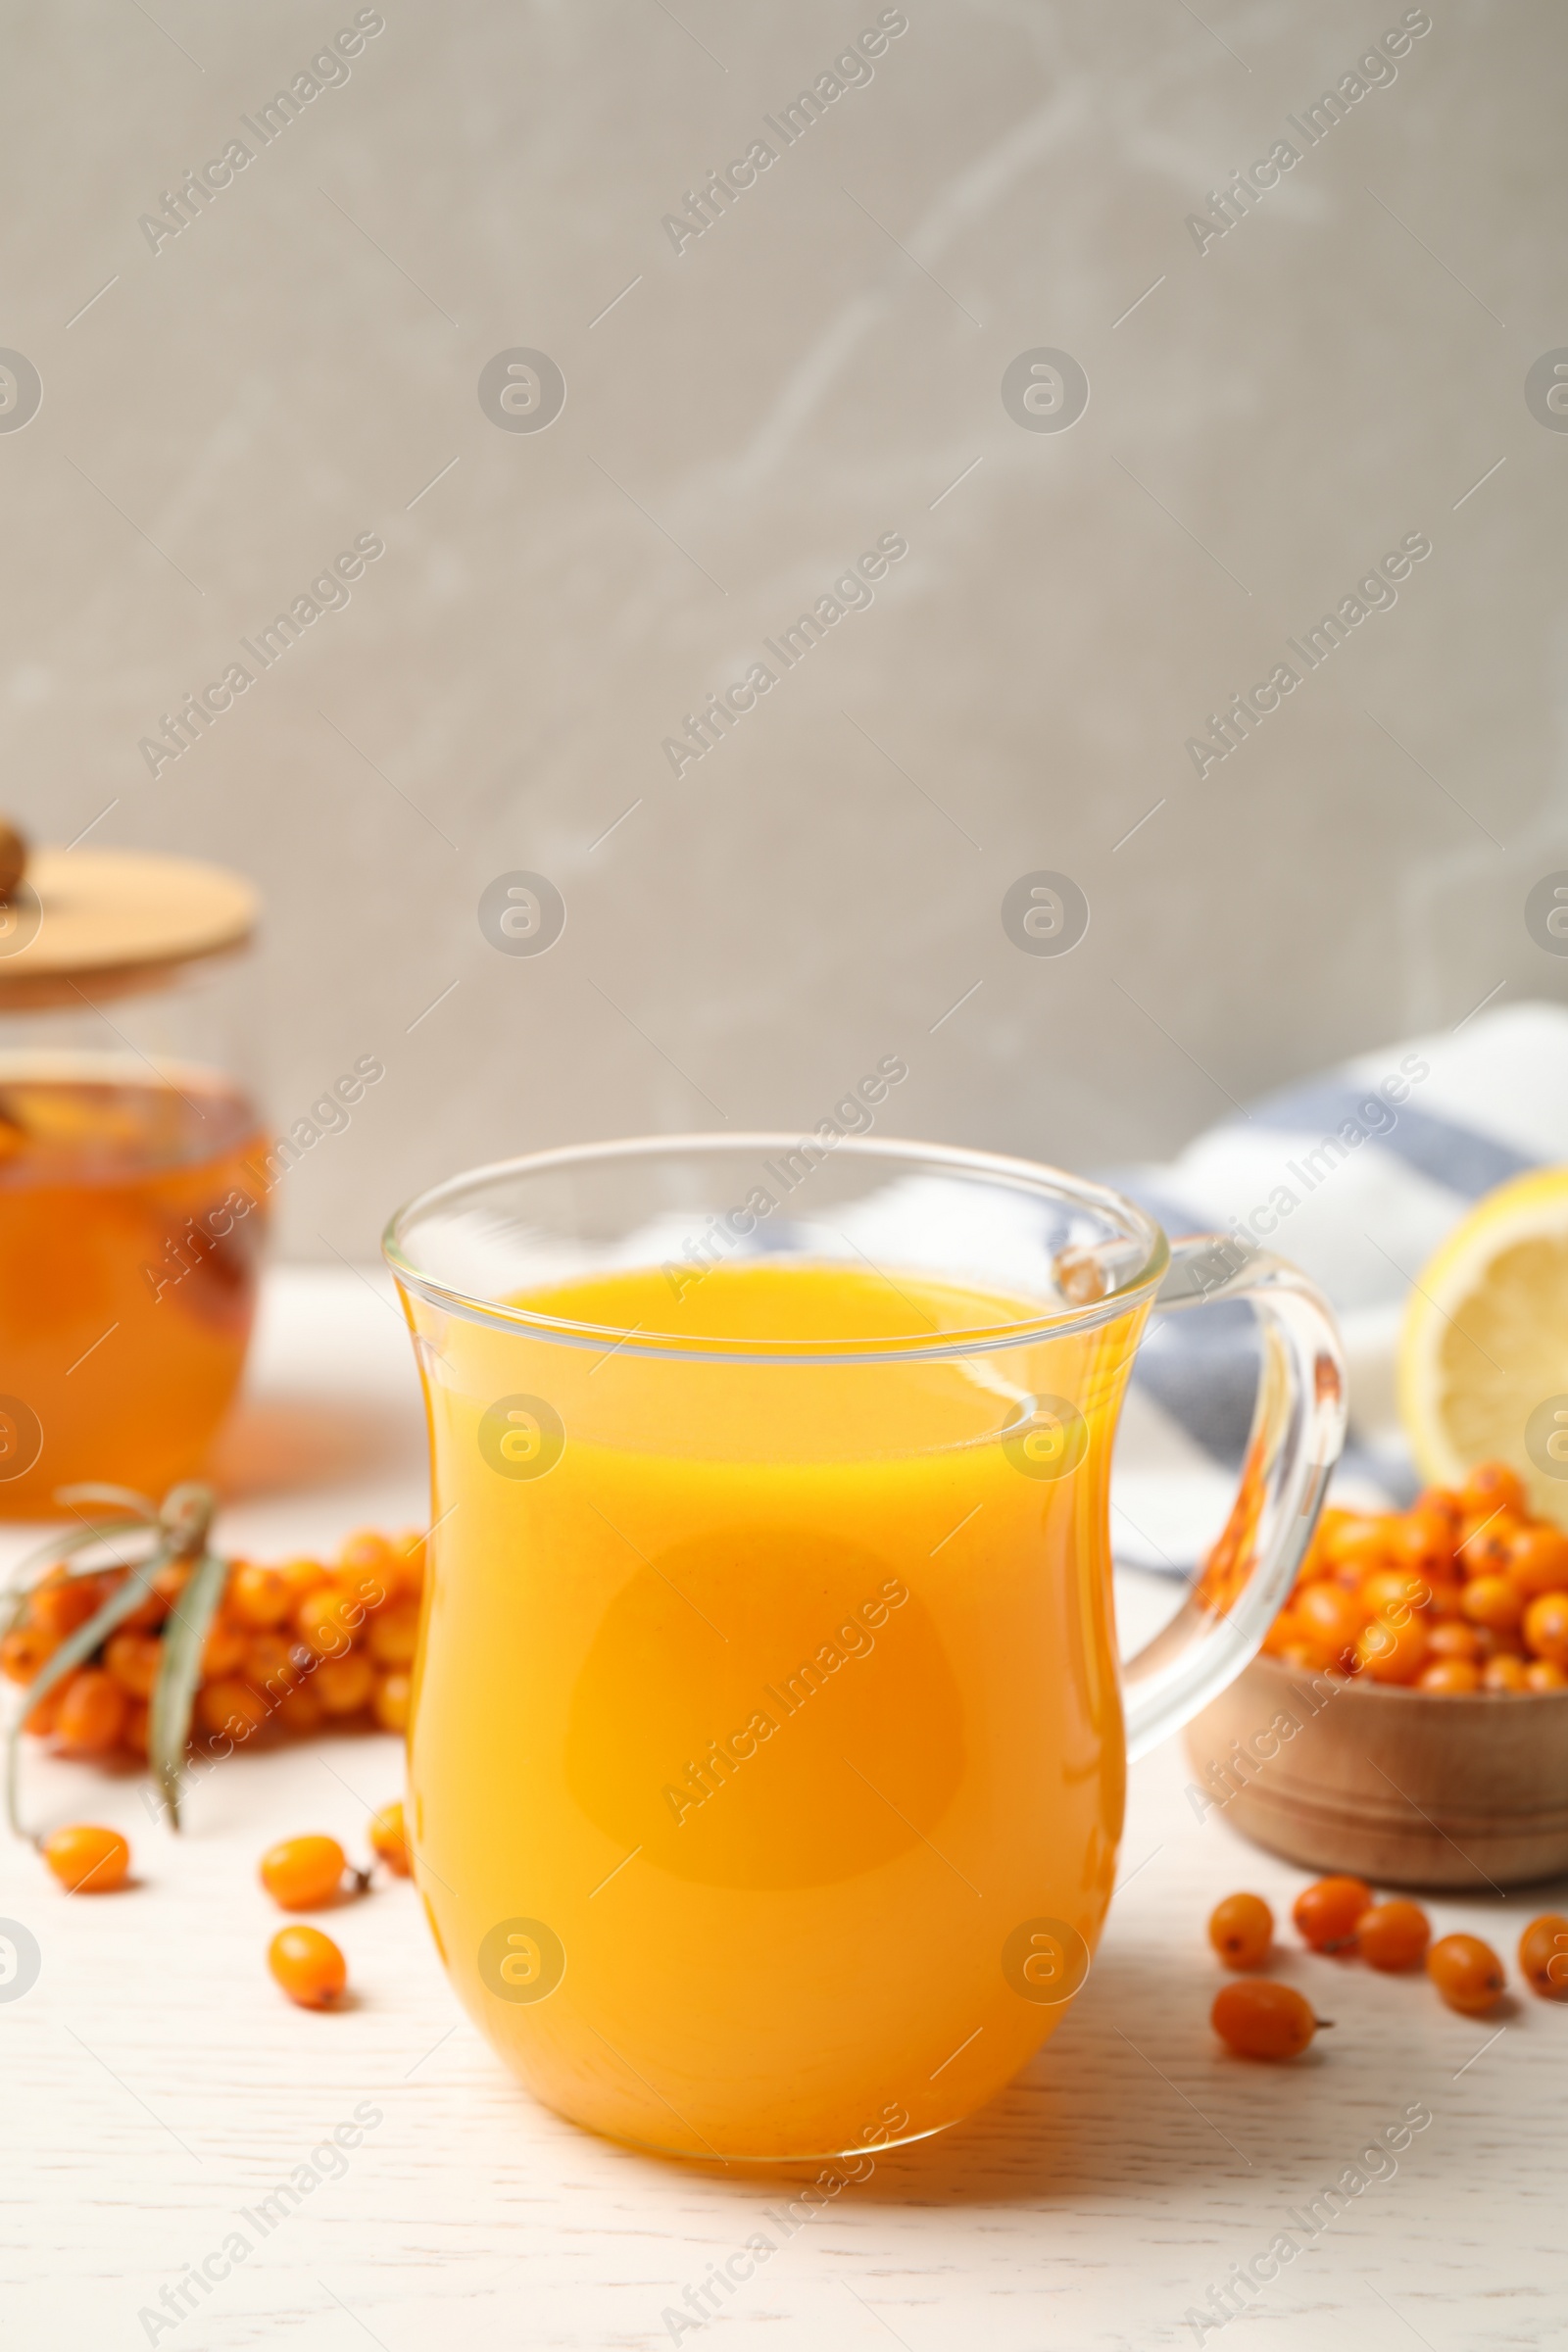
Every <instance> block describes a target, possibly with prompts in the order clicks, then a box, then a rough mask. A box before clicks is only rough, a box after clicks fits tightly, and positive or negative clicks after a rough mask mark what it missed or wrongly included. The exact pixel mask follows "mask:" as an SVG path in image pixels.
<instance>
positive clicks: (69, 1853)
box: [38, 1822, 130, 1894]
mask: <svg viewBox="0 0 1568 2352" xmlns="http://www.w3.org/2000/svg"><path fill="white" fill-rule="evenodd" d="M38 1851H39V1852H40V1853H41V1854H42V1856H43V1858H44V1860H45V1861H46V1862H47V1863H48V1865H49V1867H50V1869H51V1870H52V1871H53V1872H54V1874H55V1877H56V1878H57V1879H58V1880H59V1881H60V1884H61V1886H62V1887H65V1888H66V1890H67V1892H68V1893H70V1894H110V1893H112V1892H113V1891H114V1889H115V1888H116V1887H123V1885H124V1884H125V1873H126V1872H127V1871H128V1870H129V1868H130V1848H129V1846H128V1845H127V1844H126V1843H125V1840H124V1839H123V1838H122V1837H121V1835H120V1832H119V1831H118V1830H103V1829H99V1828H98V1827H97V1826H96V1825H95V1824H93V1823H90V1822H78V1823H76V1824H75V1825H74V1827H73V1828H72V1829H69V1830H56V1831H54V1832H53V1833H52V1835H51V1836H49V1837H47V1838H44V1840H43V1842H42V1844H41V1845H40V1846H39V1848H38Z"/></svg>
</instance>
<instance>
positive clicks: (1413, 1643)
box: [1355, 1613, 1430, 1683]
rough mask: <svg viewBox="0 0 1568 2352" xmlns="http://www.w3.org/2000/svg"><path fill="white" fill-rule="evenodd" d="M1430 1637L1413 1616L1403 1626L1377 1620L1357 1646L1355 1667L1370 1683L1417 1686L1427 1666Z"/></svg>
mask: <svg viewBox="0 0 1568 2352" xmlns="http://www.w3.org/2000/svg"><path fill="white" fill-rule="evenodd" d="M1429 1640H1430V1636H1429V1635H1428V1633H1427V1629H1426V1626H1425V1624H1424V1623H1423V1621H1422V1619H1421V1618H1419V1617H1417V1616H1415V1615H1414V1614H1413V1613H1412V1615H1410V1616H1409V1617H1407V1618H1406V1619H1405V1621H1404V1623H1403V1625H1391V1624H1390V1623H1389V1621H1388V1619H1387V1618H1386V1617H1378V1618H1374V1620H1373V1622H1372V1623H1371V1624H1370V1625H1369V1626H1368V1627H1367V1628H1366V1629H1365V1631H1364V1632H1363V1633H1362V1635H1361V1638H1360V1640H1359V1641H1358V1642H1357V1643H1356V1645H1355V1668H1356V1672H1357V1673H1358V1674H1363V1675H1365V1676H1366V1677H1367V1679H1368V1681H1369V1682H1374V1683H1413V1682H1414V1681H1415V1678H1416V1676H1417V1675H1418V1674H1419V1673H1420V1671H1421V1669H1422V1667H1423V1666H1424V1665H1425V1664H1426V1659H1427V1643H1428V1641H1429Z"/></svg>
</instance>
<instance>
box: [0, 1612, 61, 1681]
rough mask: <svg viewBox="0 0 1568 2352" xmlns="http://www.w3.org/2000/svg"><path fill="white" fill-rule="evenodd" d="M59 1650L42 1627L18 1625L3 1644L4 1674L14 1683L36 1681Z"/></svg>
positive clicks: (1, 1661) (0, 1667) (0, 1662)
mask: <svg viewBox="0 0 1568 2352" xmlns="http://www.w3.org/2000/svg"><path fill="white" fill-rule="evenodd" d="M59 1647H60V1644H59V1642H57V1641H56V1640H55V1638H54V1636H53V1635H52V1634H46V1633H45V1632H44V1630H43V1628H42V1626H39V1625H14V1626H13V1627H12V1629H11V1631H10V1633H9V1634H7V1636H6V1638H5V1640H4V1641H3V1642H0V1673H3V1674H5V1675H6V1676H8V1677H9V1679H10V1680H11V1681H12V1682H14V1683H30V1682H34V1681H36V1679H37V1677H38V1675H39V1674H40V1673H41V1672H42V1670H43V1668H44V1667H45V1666H47V1664H48V1663H49V1660H50V1659H51V1658H52V1657H53V1656H54V1654H55V1651H56V1650H57V1649H58V1648H59Z"/></svg>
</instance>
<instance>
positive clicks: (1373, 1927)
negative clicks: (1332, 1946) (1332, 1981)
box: [1355, 1898, 1432, 1970]
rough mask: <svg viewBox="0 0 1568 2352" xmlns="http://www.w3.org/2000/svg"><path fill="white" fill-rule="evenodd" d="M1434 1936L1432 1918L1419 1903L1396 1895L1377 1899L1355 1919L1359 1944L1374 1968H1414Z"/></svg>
mask: <svg viewBox="0 0 1568 2352" xmlns="http://www.w3.org/2000/svg"><path fill="white" fill-rule="evenodd" d="M1431 1940H1432V1922H1431V1921H1430V1920H1429V1919H1428V1917H1427V1915H1426V1913H1425V1912H1424V1911H1423V1910H1422V1908H1421V1906H1420V1904H1419V1903H1409V1902H1405V1901H1403V1900H1402V1899H1400V1898H1396V1899H1395V1900H1393V1901H1392V1902H1387V1903H1373V1904H1372V1905H1371V1906H1370V1908H1369V1909H1367V1910H1365V1911H1363V1912H1362V1914H1361V1916H1360V1918H1359V1919H1358V1920H1357V1921H1356V1923H1355V1941H1356V1948H1357V1949H1358V1951H1359V1952H1360V1954H1361V1957H1362V1959H1363V1960H1365V1961H1366V1962H1368V1964H1369V1965H1370V1966H1371V1967H1373V1968H1381V1969H1386V1970H1396V1969H1401V1968H1414V1966H1415V1965H1416V1962H1417V1961H1418V1960H1419V1959H1420V1958H1421V1955H1422V1953H1423V1952H1424V1951H1425V1950H1426V1948H1427V1945H1428V1944H1429V1943H1430V1942H1431Z"/></svg>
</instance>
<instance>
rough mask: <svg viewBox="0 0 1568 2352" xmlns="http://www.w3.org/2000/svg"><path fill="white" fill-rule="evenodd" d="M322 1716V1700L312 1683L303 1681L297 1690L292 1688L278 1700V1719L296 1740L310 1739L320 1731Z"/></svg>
mask: <svg viewBox="0 0 1568 2352" xmlns="http://www.w3.org/2000/svg"><path fill="white" fill-rule="evenodd" d="M312 1679H313V1680H314V1679H315V1678H314V1677H313V1678H312ZM321 1717H322V1710H321V1702H320V1700H319V1698H318V1697H317V1695H316V1692H315V1691H313V1690H312V1689H311V1686H310V1683H301V1685H300V1687H299V1689H298V1690H297V1691H289V1692H288V1693H287V1694H286V1696H284V1697H282V1698H280V1699H279V1700H278V1702H277V1720H278V1722H279V1723H280V1724H281V1725H282V1726H283V1729H284V1730H285V1731H286V1732H291V1733H292V1734H293V1736H294V1738H295V1739H296V1740H308V1739H309V1738H310V1736H311V1734H312V1733H313V1732H319V1730H320V1728H321Z"/></svg>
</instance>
